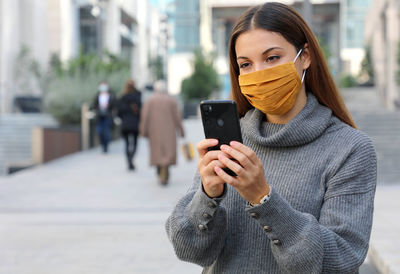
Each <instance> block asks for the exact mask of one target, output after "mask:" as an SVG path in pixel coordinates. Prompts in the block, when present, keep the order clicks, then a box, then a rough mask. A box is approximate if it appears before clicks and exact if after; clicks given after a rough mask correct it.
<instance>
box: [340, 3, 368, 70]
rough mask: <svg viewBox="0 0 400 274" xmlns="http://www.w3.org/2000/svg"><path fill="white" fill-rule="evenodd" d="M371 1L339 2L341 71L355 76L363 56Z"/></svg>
mask: <svg viewBox="0 0 400 274" xmlns="http://www.w3.org/2000/svg"><path fill="white" fill-rule="evenodd" d="M371 2H372V1H371V0H341V3H340V15H341V16H340V21H341V24H340V35H341V37H340V41H341V45H340V47H341V52H340V56H341V60H342V71H344V72H345V73H348V74H351V75H354V76H357V75H359V73H360V67H361V66H360V64H361V62H362V60H363V58H364V56H365V46H366V45H365V39H364V26H365V18H366V15H367V12H368V10H369V8H370V6H371Z"/></svg>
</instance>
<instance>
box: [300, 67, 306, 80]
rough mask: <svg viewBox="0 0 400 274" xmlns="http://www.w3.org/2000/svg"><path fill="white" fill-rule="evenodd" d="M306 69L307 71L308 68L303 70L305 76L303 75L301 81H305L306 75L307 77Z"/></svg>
mask: <svg viewBox="0 0 400 274" xmlns="http://www.w3.org/2000/svg"><path fill="white" fill-rule="evenodd" d="M306 71H307V69H305V70H303V76H302V77H301V83H303V81H304V77H306Z"/></svg>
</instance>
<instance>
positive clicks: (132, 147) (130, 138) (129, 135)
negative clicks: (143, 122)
mask: <svg viewBox="0 0 400 274" xmlns="http://www.w3.org/2000/svg"><path fill="white" fill-rule="evenodd" d="M122 136H123V138H124V141H125V154H126V158H127V160H128V164H129V167H130V168H131V167H132V166H133V163H132V161H133V156H135V152H136V147H137V138H138V132H137V131H122Z"/></svg>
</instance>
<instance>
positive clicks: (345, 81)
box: [339, 74, 357, 88]
mask: <svg viewBox="0 0 400 274" xmlns="http://www.w3.org/2000/svg"><path fill="white" fill-rule="evenodd" d="M356 85H357V79H356V78H355V77H354V76H352V75H350V74H347V75H343V76H342V77H340V79H339V87H341V88H351V87H354V86H356Z"/></svg>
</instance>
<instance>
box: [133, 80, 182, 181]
mask: <svg viewBox="0 0 400 274" xmlns="http://www.w3.org/2000/svg"><path fill="white" fill-rule="evenodd" d="M139 131H140V134H141V135H142V136H144V137H146V138H148V140H149V145H150V165H151V166H156V168H157V174H158V176H159V179H160V183H161V184H162V185H166V184H167V183H168V177H169V166H170V165H175V164H176V147H177V141H176V139H177V132H179V133H180V135H181V136H182V137H184V136H185V132H184V129H183V126H182V120H181V115H180V113H179V110H178V104H177V102H176V100H175V99H174V98H173V97H171V96H169V95H168V94H167V89H166V84H165V82H164V81H162V80H159V81H156V82H155V83H154V94H153V95H151V96H150V97H149V99H148V100H147V101H146V102H145V103H144V105H143V107H142V111H141V120H140V129H139Z"/></svg>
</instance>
